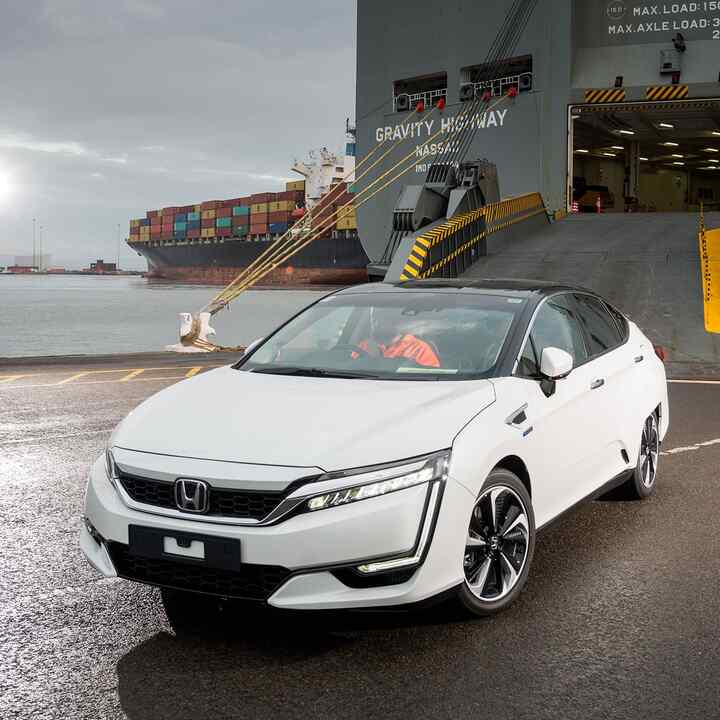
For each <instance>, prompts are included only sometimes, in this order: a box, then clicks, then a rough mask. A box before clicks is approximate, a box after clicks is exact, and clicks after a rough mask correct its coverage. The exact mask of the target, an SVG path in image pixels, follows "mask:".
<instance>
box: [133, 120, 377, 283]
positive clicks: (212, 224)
mask: <svg viewBox="0 0 720 720" xmlns="http://www.w3.org/2000/svg"><path fill="white" fill-rule="evenodd" d="M348 131H349V135H348V137H349V141H348V142H347V143H346V147H345V155H344V156H341V155H338V154H336V153H333V152H330V151H329V150H327V148H322V149H321V150H318V151H314V152H311V153H310V154H309V156H308V158H307V159H306V160H305V161H303V162H298V163H295V164H294V165H293V167H292V170H293V171H294V172H296V173H298V174H299V175H301V176H302V179H301V180H293V181H290V182H287V183H286V185H285V190H283V191H282V192H261V193H255V194H252V195H247V196H243V197H236V198H231V199H227V200H206V201H204V202H200V203H197V204H193V205H183V206H174V207H166V208H162V209H159V210H148V211H147V213H146V215H145V217H143V218H137V219H134V220H131V221H130V232H129V236H128V239H127V243H128V245H129V246H130V247H131V248H132V249H133V250H135V251H136V252H137V253H138V254H139V255H142V256H143V257H145V258H146V260H147V263H148V273H147V277H150V278H157V279H162V280H171V281H175V282H188V283H200V284H212V285H225V284H227V283H229V282H231V281H232V280H233V279H234V278H235V277H236V276H237V275H238V274H239V273H240V272H242V271H243V270H244V269H245V268H246V267H248V265H250V264H251V263H252V262H253V261H255V260H256V259H257V258H258V257H259V256H260V255H261V254H262V253H263V252H265V251H266V250H267V249H268V248H270V247H271V245H272V244H273V243H274V242H276V241H277V240H278V239H279V238H281V237H283V236H284V235H285V234H286V233H287V231H288V230H289V229H291V228H292V226H293V224H294V223H295V222H297V221H298V220H300V219H301V218H302V217H304V215H305V213H306V212H307V211H308V210H310V209H312V210H313V217H315V216H316V215H317V216H318V217H328V216H332V217H333V218H334V219H333V221H332V224H329V223H324V225H328V227H325V228H324V229H323V232H322V233H321V234H320V235H319V237H317V238H316V239H315V240H313V241H312V242H311V243H310V244H308V245H307V246H306V247H304V248H303V249H302V250H300V251H299V252H297V253H296V254H294V255H293V256H292V257H291V258H289V259H288V260H287V261H286V262H284V263H282V264H281V265H279V266H278V267H277V268H275V269H274V270H273V271H272V272H271V273H269V274H268V275H266V276H265V277H263V279H262V283H261V284H262V285H314V284H321V285H335V284H353V283H359V282H364V281H366V280H367V265H368V257H367V254H366V253H365V250H364V248H363V246H362V244H361V242H360V238H359V236H358V231H357V218H356V216H355V211H354V209H353V208H352V206H349V207H347V208H346V210H345V211H344V212H343V213H338V215H341V216H339V217H337V218H335V211H336V210H337V209H338V208H340V207H342V206H343V205H346V204H347V203H348V202H351V201H352V195H351V193H350V192H349V188H348V185H347V182H348V181H350V180H351V179H352V171H353V169H354V162H355V143H354V136H353V134H352V129H351V128H349V127H348Z"/></svg>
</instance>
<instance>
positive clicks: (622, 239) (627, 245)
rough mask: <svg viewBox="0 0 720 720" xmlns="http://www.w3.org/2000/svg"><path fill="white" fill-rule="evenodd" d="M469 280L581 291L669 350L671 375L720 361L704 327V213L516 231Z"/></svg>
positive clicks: (712, 223) (717, 345) (572, 220)
mask: <svg viewBox="0 0 720 720" xmlns="http://www.w3.org/2000/svg"><path fill="white" fill-rule="evenodd" d="M705 224H706V226H707V227H708V228H717V227H720V213H718V212H715V213H706V215H705ZM528 229H529V228H528ZM529 230H530V229H529ZM462 277H466V278H472V277H477V278H531V279H535V280H551V281H557V282H562V283H570V284H574V285H582V286H584V287H587V288H590V289H592V290H595V291H596V292H598V293H599V294H601V295H602V296H604V297H606V298H607V299H608V300H609V301H610V302H612V303H614V304H615V305H617V307H618V308H619V309H620V310H622V311H623V312H625V313H626V314H627V315H629V316H630V317H631V318H632V319H633V320H634V321H635V322H636V323H637V324H638V325H639V326H640V327H641V328H642V329H643V330H644V331H645V332H646V333H647V334H648V336H649V337H650V338H651V339H652V340H653V341H654V342H656V343H659V344H661V345H662V346H663V347H665V348H666V350H667V351H668V355H669V360H670V361H671V365H670V366H669V369H670V371H671V373H672V374H674V375H676V376H680V375H683V374H688V375H690V374H692V375H695V374H703V373H704V372H706V371H709V370H710V368H709V367H708V366H710V365H717V364H719V363H720V334H713V333H708V332H706V331H705V327H704V321H703V292H702V283H701V272H700V257H699V247H698V216H697V214H694V213H643V214H640V213H638V214H627V213H607V214H587V215H585V214H580V215H571V216H568V217H567V218H565V219H563V220H561V221H559V222H556V223H552V224H543V225H542V226H539V227H534V228H532V230H531V231H529V232H527V233H526V234H524V235H522V236H520V234H519V233H515V234H514V236H513V237H512V238H509V239H508V241H507V242H504V243H503V244H502V245H499V246H498V245H496V246H494V247H493V248H492V249H491V250H490V252H489V254H488V255H487V256H484V257H478V258H477V260H476V261H475V262H474V263H473V264H472V265H471V266H470V267H469V268H467V269H466V270H465V272H464V273H462Z"/></svg>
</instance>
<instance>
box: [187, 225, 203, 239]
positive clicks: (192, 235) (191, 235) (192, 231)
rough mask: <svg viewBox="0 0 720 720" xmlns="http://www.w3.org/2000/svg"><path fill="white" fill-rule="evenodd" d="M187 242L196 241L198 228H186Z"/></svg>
mask: <svg viewBox="0 0 720 720" xmlns="http://www.w3.org/2000/svg"><path fill="white" fill-rule="evenodd" d="M187 237H188V240H196V239H197V238H199V237H200V228H199V227H197V228H188V229H187Z"/></svg>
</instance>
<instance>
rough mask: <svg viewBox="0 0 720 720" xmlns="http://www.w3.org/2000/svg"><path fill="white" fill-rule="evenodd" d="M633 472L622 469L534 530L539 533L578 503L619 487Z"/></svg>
mask: <svg viewBox="0 0 720 720" xmlns="http://www.w3.org/2000/svg"><path fill="white" fill-rule="evenodd" d="M633 472H634V469H629V470H623V471H622V472H621V473H619V474H618V475H616V476H615V477H613V478H611V479H610V480H608V481H607V482H606V483H605V484H603V485H601V486H600V487H599V488H598V489H597V490H594V491H593V492H591V493H590V494H589V495H586V496H585V497H584V498H581V499H580V500H578V501H577V502H576V503H573V504H572V505H571V506H570V507H569V508H567V509H566V510H563V511H562V512H561V513H560V514H559V515H556V516H555V517H554V518H552V519H551V520H548V521H547V522H546V523H545V524H544V525H541V526H540V527H539V528H537V530H536V531H535V532H536V533H541V532H543V531H544V530H547V528H549V527H550V526H552V525H554V524H555V523H556V522H557V521H558V520H560V519H562V518H564V517H566V516H567V515H569V514H570V513H572V512H574V511H575V510H577V508H578V507H579V506H580V505H584V504H585V503H586V502H591V501H592V500H597V498H599V497H601V496H603V495H605V494H606V493H609V492H610V491H611V490H614V489H615V488H617V487H620V485H622V484H623V483H624V482H626V481H627V480H629V479H630V477H631V476H632V474H633Z"/></svg>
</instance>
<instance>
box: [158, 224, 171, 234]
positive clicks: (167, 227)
mask: <svg viewBox="0 0 720 720" xmlns="http://www.w3.org/2000/svg"><path fill="white" fill-rule="evenodd" d="M160 227H161V229H162V231H163V232H164V233H171V232H172V231H173V224H172V223H163V224H162V225H161V226H160Z"/></svg>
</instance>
